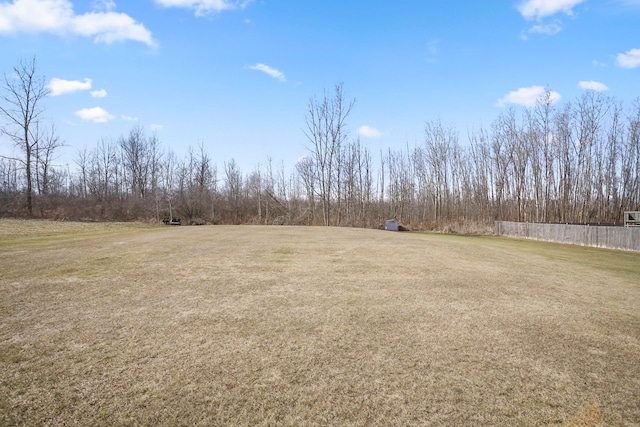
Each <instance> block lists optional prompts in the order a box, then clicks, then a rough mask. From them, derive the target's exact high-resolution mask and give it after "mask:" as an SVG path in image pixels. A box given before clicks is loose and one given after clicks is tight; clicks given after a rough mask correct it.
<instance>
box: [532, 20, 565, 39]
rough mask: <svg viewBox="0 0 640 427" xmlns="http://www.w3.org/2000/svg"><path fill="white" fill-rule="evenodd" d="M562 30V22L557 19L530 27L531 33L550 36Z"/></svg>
mask: <svg viewBox="0 0 640 427" xmlns="http://www.w3.org/2000/svg"><path fill="white" fill-rule="evenodd" d="M560 31H562V24H561V23H560V21H558V20H555V21H554V22H552V23H551V24H541V25H534V26H533V27H531V28H529V32H530V33H531V34H545V35H548V36H553V35H556V34H558V33H559V32H560Z"/></svg>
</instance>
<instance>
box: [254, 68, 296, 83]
mask: <svg viewBox="0 0 640 427" xmlns="http://www.w3.org/2000/svg"><path fill="white" fill-rule="evenodd" d="M248 68H249V69H250V70H256V71H262V72H263V73H265V74H268V75H270V76H271V77H273V78H274V79H278V80H280V81H281V82H286V81H287V79H286V78H285V76H284V74H283V73H282V71H279V70H276V69H275V68H271V67H269V66H268V65H265V64H256V65H252V66H250V67H248Z"/></svg>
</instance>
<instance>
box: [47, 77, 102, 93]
mask: <svg viewBox="0 0 640 427" xmlns="http://www.w3.org/2000/svg"><path fill="white" fill-rule="evenodd" d="M47 88H49V90H50V91H51V96H58V95H63V94H66V93H73V92H77V91H79V90H89V89H91V79H87V78H85V79H84V81H79V80H64V79H59V78H56V77H54V78H52V79H51V81H49V84H48V85H47Z"/></svg>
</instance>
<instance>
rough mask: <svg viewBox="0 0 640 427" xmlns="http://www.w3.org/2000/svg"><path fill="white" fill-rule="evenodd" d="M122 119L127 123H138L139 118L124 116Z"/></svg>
mask: <svg viewBox="0 0 640 427" xmlns="http://www.w3.org/2000/svg"><path fill="white" fill-rule="evenodd" d="M120 117H121V118H122V120H124V121H125V122H137V121H138V118H137V117H136V116H125V115H122V116H120Z"/></svg>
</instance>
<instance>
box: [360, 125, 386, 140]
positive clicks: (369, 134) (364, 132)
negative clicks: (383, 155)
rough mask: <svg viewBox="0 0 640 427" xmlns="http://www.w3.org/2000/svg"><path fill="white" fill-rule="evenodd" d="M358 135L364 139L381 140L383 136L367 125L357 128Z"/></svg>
mask: <svg viewBox="0 0 640 427" xmlns="http://www.w3.org/2000/svg"><path fill="white" fill-rule="evenodd" d="M358 135H360V136H364V137H365V138H382V137H383V136H384V134H383V133H382V132H380V131H379V130H378V129H376V128H372V127H370V126H367V125H364V126H360V127H359V128H358Z"/></svg>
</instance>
